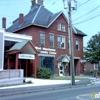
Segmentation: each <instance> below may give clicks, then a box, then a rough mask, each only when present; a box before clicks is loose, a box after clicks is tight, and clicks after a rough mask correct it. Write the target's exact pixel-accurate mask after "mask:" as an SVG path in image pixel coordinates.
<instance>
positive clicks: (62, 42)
mask: <svg viewBox="0 0 100 100" xmlns="http://www.w3.org/2000/svg"><path fill="white" fill-rule="evenodd" d="M57 43H58V48H61V49H65V37H64V36H58V37H57Z"/></svg>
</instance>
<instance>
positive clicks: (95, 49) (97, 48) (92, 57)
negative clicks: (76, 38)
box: [84, 32, 100, 64]
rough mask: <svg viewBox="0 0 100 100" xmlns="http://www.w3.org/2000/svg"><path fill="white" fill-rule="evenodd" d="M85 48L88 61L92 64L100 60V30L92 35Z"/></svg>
mask: <svg viewBox="0 0 100 100" xmlns="http://www.w3.org/2000/svg"><path fill="white" fill-rule="evenodd" d="M84 50H85V51H84V55H85V59H86V61H88V62H90V63H92V64H93V63H98V62H99V61H100V32H98V34H95V35H94V36H92V37H91V39H90V40H89V42H88V43H87V47H85V49H84Z"/></svg>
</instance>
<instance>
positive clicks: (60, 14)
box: [47, 11, 62, 28]
mask: <svg viewBox="0 0 100 100" xmlns="http://www.w3.org/2000/svg"><path fill="white" fill-rule="evenodd" d="M61 14H62V11H61V12H60V13H59V15H58V16H57V17H56V18H55V19H54V20H53V21H52V22H51V23H50V24H49V25H48V26H47V28H48V27H49V26H50V25H51V24H52V23H53V22H54V21H55V20H56V19H57V18H58V17H59V16H60V15H61Z"/></svg>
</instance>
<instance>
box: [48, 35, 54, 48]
mask: <svg viewBox="0 0 100 100" xmlns="http://www.w3.org/2000/svg"><path fill="white" fill-rule="evenodd" d="M50 35H53V47H52V46H50V44H49V47H51V48H54V44H55V41H54V34H53V33H49V43H50Z"/></svg>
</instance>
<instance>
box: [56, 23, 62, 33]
mask: <svg viewBox="0 0 100 100" xmlns="http://www.w3.org/2000/svg"><path fill="white" fill-rule="evenodd" d="M61 26H62V25H61V23H58V24H57V30H58V31H61Z"/></svg>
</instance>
